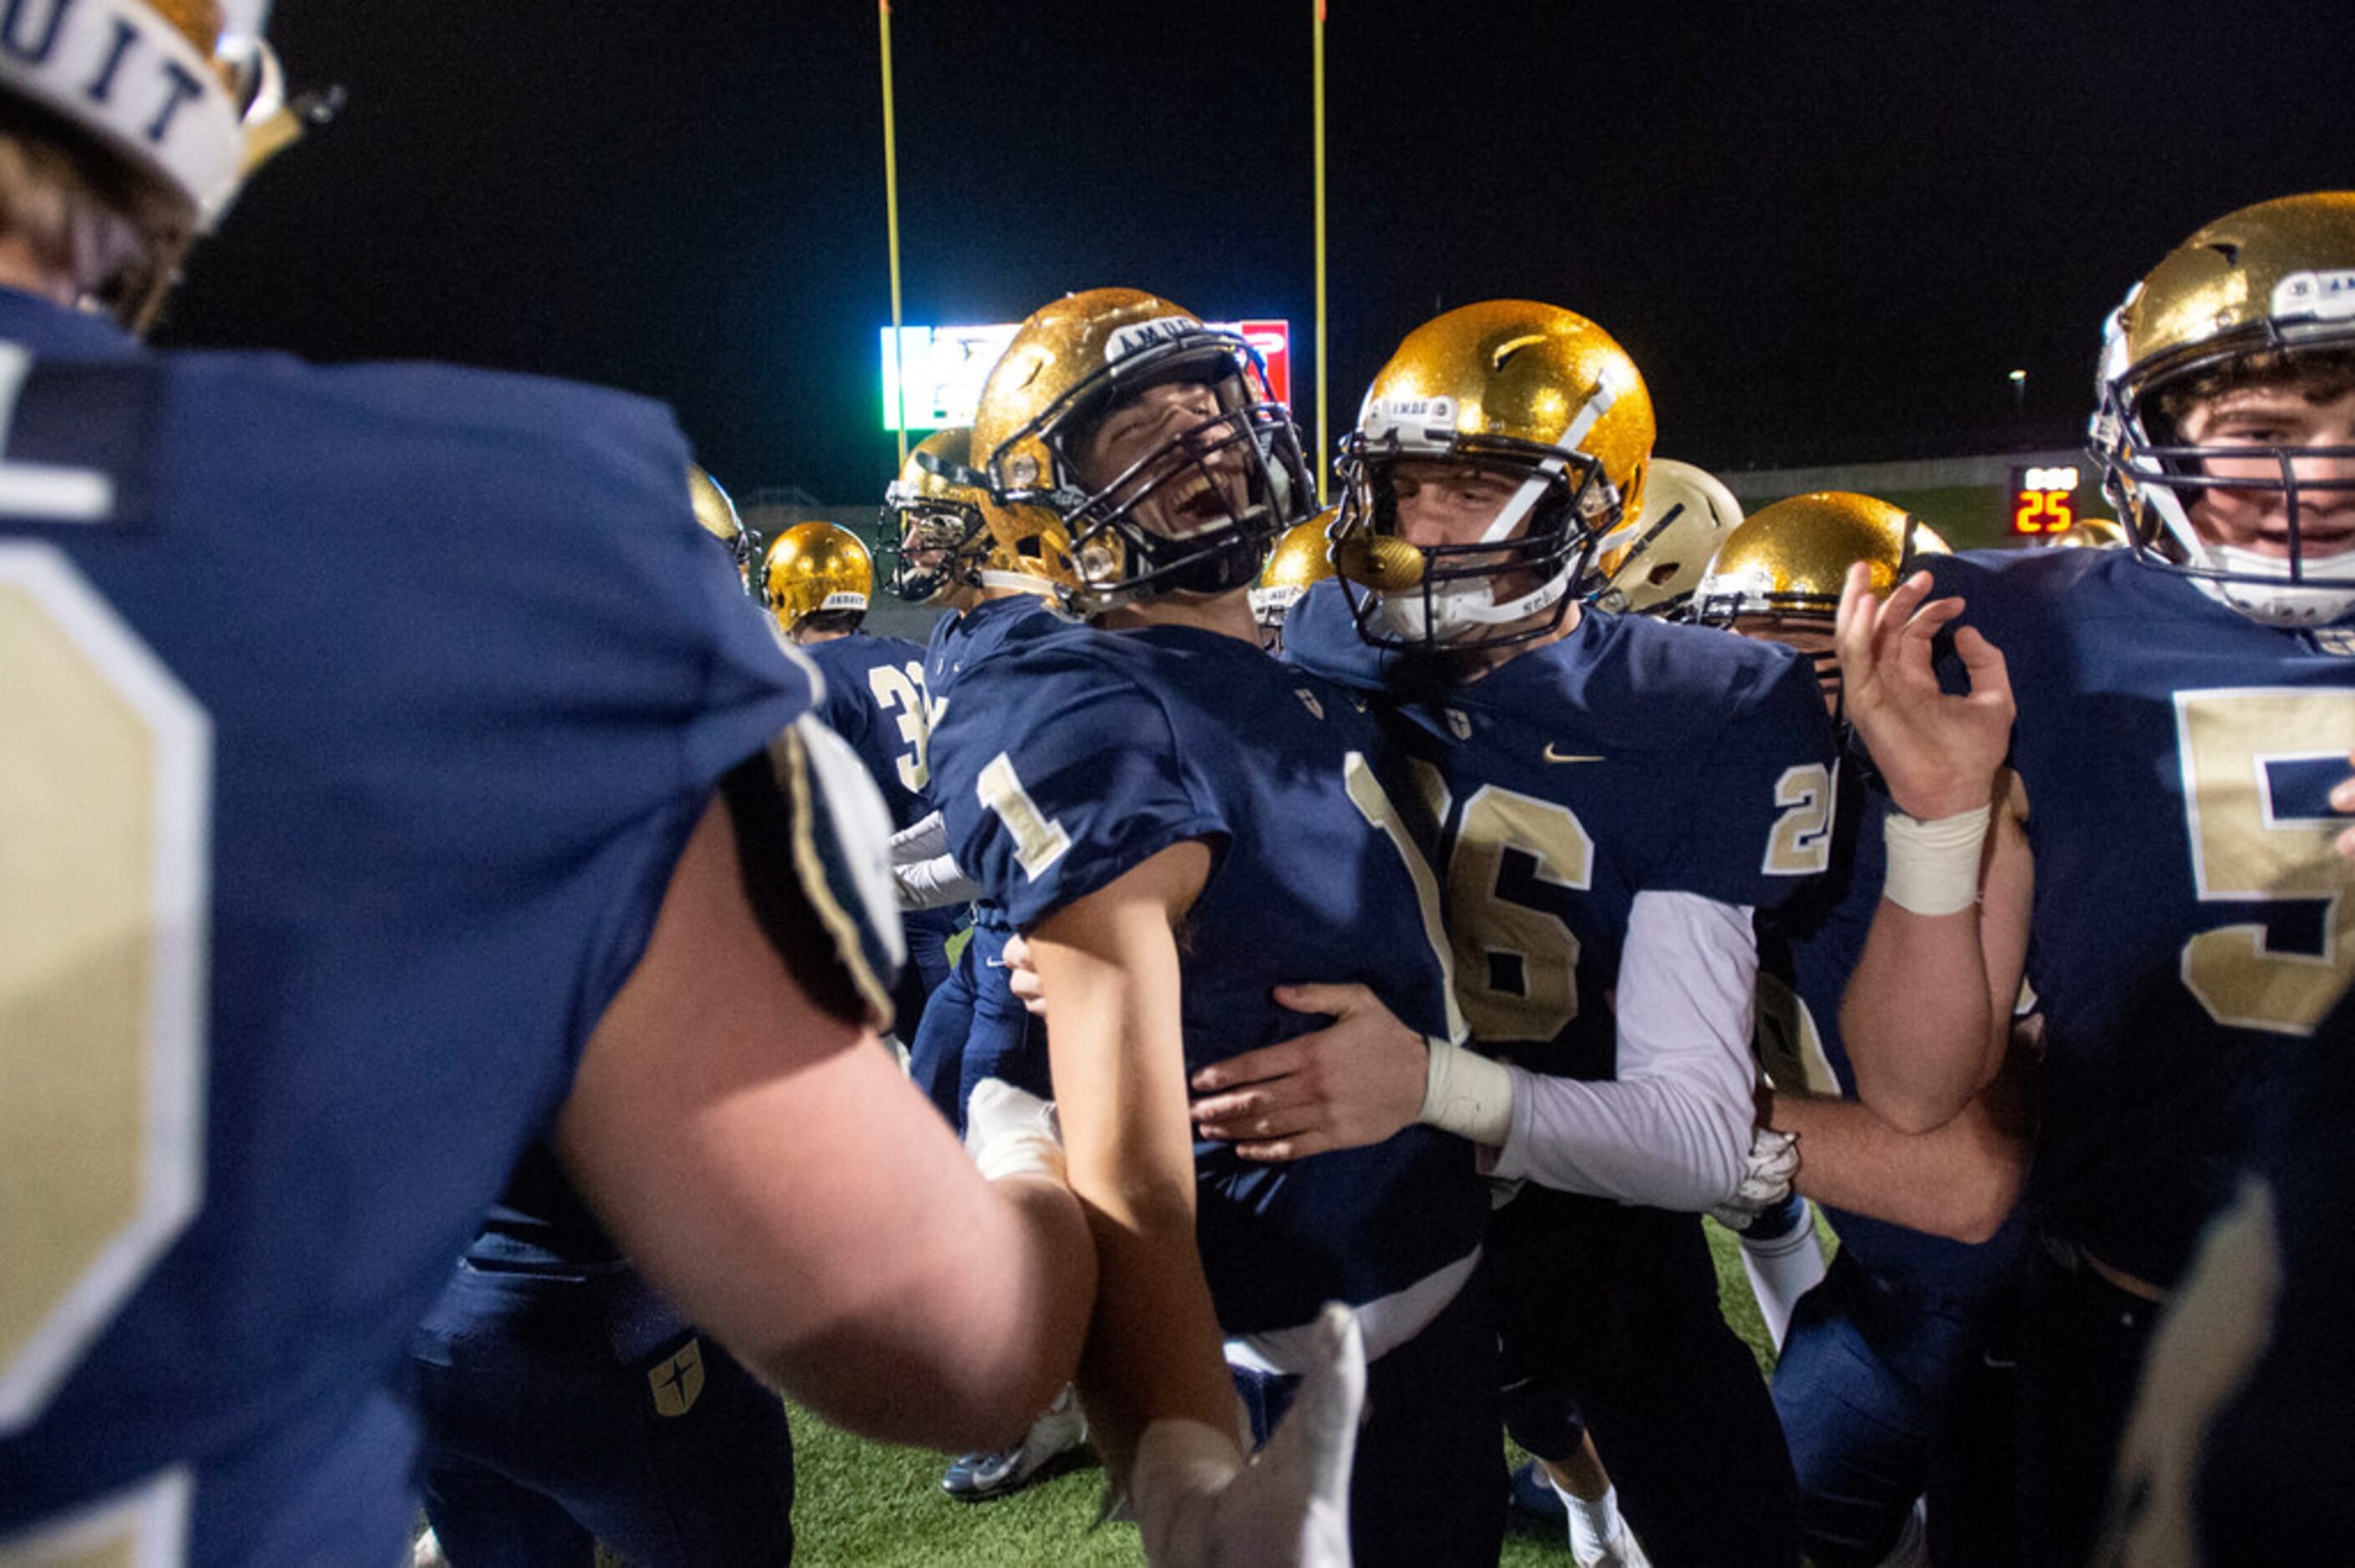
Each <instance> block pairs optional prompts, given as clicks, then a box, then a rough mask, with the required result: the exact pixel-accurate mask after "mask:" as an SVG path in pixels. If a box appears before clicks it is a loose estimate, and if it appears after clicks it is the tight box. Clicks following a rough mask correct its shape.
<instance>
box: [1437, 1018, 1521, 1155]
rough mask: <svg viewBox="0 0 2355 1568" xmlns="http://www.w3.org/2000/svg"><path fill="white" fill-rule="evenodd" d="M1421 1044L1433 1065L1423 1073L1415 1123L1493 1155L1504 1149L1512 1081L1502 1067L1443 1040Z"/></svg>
mask: <svg viewBox="0 0 2355 1568" xmlns="http://www.w3.org/2000/svg"><path fill="white" fill-rule="evenodd" d="M1423 1044H1425V1045H1427V1046H1428V1047H1429V1048H1430V1051H1431V1060H1430V1063H1429V1065H1427V1066H1426V1067H1425V1069H1424V1073H1423V1111H1422V1113H1421V1115H1419V1116H1418V1117H1417V1118H1415V1119H1416V1120H1418V1121H1421V1122H1422V1123H1423V1125H1425V1126H1426V1127H1435V1128H1439V1129H1440V1130H1441V1131H1443V1132H1452V1133H1455V1135H1456V1136H1457V1137H1459V1138H1468V1139H1471V1140H1472V1141H1473V1142H1475V1143H1478V1144H1485V1145H1487V1147H1489V1148H1491V1149H1501V1148H1503V1147H1504V1143H1505V1138H1506V1135H1507V1134H1508V1133H1510V1132H1511V1131H1512V1130H1513V1075H1512V1074H1511V1073H1510V1072H1509V1071H1508V1070H1507V1069H1506V1066H1505V1065H1504V1064H1503V1063H1502V1062H1492V1061H1490V1060H1489V1059H1488V1058H1487V1057H1486V1056H1483V1055H1481V1054H1479V1053H1478V1052H1476V1051H1466V1050H1465V1049H1464V1048H1463V1047H1462V1046H1460V1045H1451V1044H1448V1043H1447V1042H1446V1041H1444V1040H1437V1039H1431V1040H1425V1041H1424V1042H1423Z"/></svg>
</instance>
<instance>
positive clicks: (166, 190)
mask: <svg viewBox="0 0 2355 1568" xmlns="http://www.w3.org/2000/svg"><path fill="white" fill-rule="evenodd" d="M0 235H4V236H5V237H8V238H14V239H16V240H18V241H19V242H21V243H22V244H23V245H24V246H25V247H26V248H27V249H29V250H30V251H31V252H32V253H33V257H34V260H36V261H37V262H38V263H39V265H40V266H41V268H42V269H43V270H44V271H45V272H47V273H48V276H49V277H50V278H52V279H54V280H56V281H59V282H60V283H61V284H63V285H66V286H67V287H69V288H70V289H71V291H72V292H73V294H74V296H75V297H76V298H77V299H90V300H95V301H97V302H100V303H101V304H103V305H104V306H106V308H107V309H109V310H110V311H112V313H114V314H115V316H116V318H117V319H119V320H121V321H122V322H123V323H124V324H125V325H127V326H130V327H132V328H133V330H144V329H145V328H146V327H147V326H148V325H149V324H150V323H152V322H153V321H154V319H155V313H156V312H157V311H158V310H159V309H160V308H161V307H162V304H163V301H164V296H165V294H166V293H167V292H169V291H170V289H171V285H172V281H173V280H174V278H176V276H177V275H178V272H179V268H180V263H181V261H182V260H183V259H185V258H186V255H187V252H188V247H189V246H190V245H191V244H193V243H194V242H195V239H196V236H197V214H196V211H195V210H194V208H192V207H190V206H189V204H188V202H187V200H186V198H185V197H184V196H180V195H179V194H178V193H177V192H176V191H174V190H172V189H171V188H170V187H169V186H167V185H165V184H164V183H163V182H162V181H161V180H158V179H156V178H155V177H153V176H151V175H147V174H145V173H144V172H143V171H141V170H139V169H137V168H135V167H133V165H132V164H131V163H130V162H129V161H128V160H126V159H124V158H122V157H118V156H117V155H115V154H113V153H112V152H110V151H108V150H107V149H106V148H104V147H102V146H101V145H99V144H98V143H95V142H93V141H92V140H91V138H90V137H88V136H87V135H85V134H83V133H82V132H79V131H77V130H75V129H74V128H73V127H71V126H69V125H68V124H67V123H66V122H63V121H61V120H59V119H58V118H57V117H56V116H54V115H51V114H49V113H48V112H46V111H43V110H41V109H38V108H36V107H35V106H33V105H31V104H28V103H25V102H22V101H17V100H16V99H13V98H5V97H0Z"/></svg>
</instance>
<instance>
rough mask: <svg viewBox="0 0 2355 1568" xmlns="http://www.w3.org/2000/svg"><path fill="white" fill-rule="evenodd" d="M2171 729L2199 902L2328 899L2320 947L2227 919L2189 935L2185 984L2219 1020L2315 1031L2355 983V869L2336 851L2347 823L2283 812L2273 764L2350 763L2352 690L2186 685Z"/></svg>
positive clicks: (2322, 902)
mask: <svg viewBox="0 0 2355 1568" xmlns="http://www.w3.org/2000/svg"><path fill="white" fill-rule="evenodd" d="M2175 733H2176V743H2177V751H2178V755H2179V758H2180V759H2181V762H2182V768H2183V794H2184V800H2185V801H2186V804H2187V806H2188V808H2189V810H2188V817H2189V821H2188V822H2187V824H2186V825H2187V826H2188V828H2189V829H2190V835H2191V871H2192V876H2193V878H2194V880H2195V882H2196V883H2197V885H2198V886H2199V890H2200V901H2201V902H2202V903H2221V904H2254V903H2275V902H2294V903H2305V904H2307V905H2309V906H2312V905H2319V906H2321V907H2320V920H2319V927H2320V937H2319V944H2318V946H2319V950H2318V951H2309V952H2300V951H2296V950H2295V948H2291V947H2289V946H2287V945H2284V946H2276V945H2275V942H2276V936H2275V933H2274V932H2273V931H2272V930H2270V929H2268V928H2267V927H2266V926H2265V925H2264V923H2263V922H2262V921H2259V922H2253V923H2249V924H2244V925H2233V926H2220V927H2216V928H2215V929H2214V930H2211V931H2202V932H2200V934H2199V935H2197V936H2195V937H2193V938H2191V939H2190V941H2188V942H2186V943H2184V944H2183V983H2184V985H2185V986H2186V987H2187V988H2189V989H2190V992H2191V994H2192V995H2193V996H2195V997H2197V998H2199V999H2200V1006H2202V1007H2204V1008H2206V1009H2207V1010H2208V1012H2209V1016H2211V1017H2212V1018H2214V1019H2215V1020H2216V1022H2219V1023H2225V1024H2231V1025H2234V1026H2236V1027H2238V1028H2243V1029H2265V1030H2271V1031H2273V1032H2274V1033H2278V1034H2309V1033H2313V1031H2314V1026H2315V1025H2316V1024H2318V1023H2319V1022H2321V1021H2322V1016H2323V1014H2324V1013H2326V1012H2329V1011H2330V1007H2331V1004H2332V1003H2333V1002H2335V1001H2338V999H2339V993H2340V992H2341V991H2345V990H2346V989H2347V986H2348V983H2349V981H2350V980H2355V907H2350V904H2355V901H2350V899H2349V898H2348V896H2347V895H2348V893H2349V891H2350V887H2355V866H2350V864H2349V863H2347V862H2346V861H2343V860H2341V859H2340V858H2339V856H2338V854H2337V853H2334V852H2333V850H2332V848H2331V841H2332V840H2333V839H2335V838H2336V837H2337V836H2338V834H2339V831H2340V830H2341V829H2343V828H2345V827H2346V826H2347V825H2348V824H2347V821H2346V820H2345V819H2344V818H2341V817H2337V816H2333V815H2329V814H2327V813H2326V814H2322V815H2308V816H2299V815H2293V814H2291V811H2292V810H2295V808H2294V807H2293V808H2291V809H2290V810H2284V809H2283V807H2284V805H2285V804H2286V803H2285V802H2281V801H2279V800H2277V797H2276V789H2275V786H2276V779H2275V772H2274V769H2275V766H2276V765H2280V764H2284V763H2307V764H2311V763H2315V762H2318V761H2320V762H2324V763H2330V762H2343V761H2344V760H2345V758H2346V757H2347V753H2348V750H2349V748H2350V747H2355V692H2350V691H2314V690H2301V689H2287V690H2281V689H2274V690H2267V689H2247V690H2227V691H2209V692H2178V693H2177V694H2175ZM2301 945H2303V944H2301Z"/></svg>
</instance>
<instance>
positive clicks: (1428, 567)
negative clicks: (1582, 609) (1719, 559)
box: [1336, 434, 1615, 647]
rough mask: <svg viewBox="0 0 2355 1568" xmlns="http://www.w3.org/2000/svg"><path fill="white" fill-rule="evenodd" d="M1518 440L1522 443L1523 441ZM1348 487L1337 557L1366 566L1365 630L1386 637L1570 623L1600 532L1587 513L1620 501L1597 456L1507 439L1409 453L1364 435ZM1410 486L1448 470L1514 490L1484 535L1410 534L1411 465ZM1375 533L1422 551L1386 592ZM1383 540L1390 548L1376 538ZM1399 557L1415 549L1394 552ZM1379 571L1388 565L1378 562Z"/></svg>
mask: <svg viewBox="0 0 2355 1568" xmlns="http://www.w3.org/2000/svg"><path fill="white" fill-rule="evenodd" d="M1515 444H1516V445H1518V443H1515ZM1344 450H1345V451H1346V453H1347V457H1346V459H1345V462H1346V471H1347V474H1348V491H1347V493H1345V496H1344V498H1343V500H1342V503H1341V520H1340V522H1339V524H1338V525H1337V534H1338V535H1339V536H1340V538H1341V539H1342V540H1343V541H1344V542H1343V543H1341V544H1340V545H1338V546H1337V548H1336V556H1337V558H1342V557H1344V556H1346V557H1348V559H1349V560H1350V561H1351V562H1352V564H1353V566H1354V567H1356V570H1354V571H1345V572H1343V573H1342V579H1343V588H1342V591H1343V592H1344V593H1346V594H1347V595H1348V599H1349V608H1350V610H1351V613H1352V614H1353V616H1354V617H1355V618H1356V620H1357V622H1358V630H1359V634H1360V635H1361V636H1363V637H1364V638H1365V639H1366V640H1367V641H1369V642H1372V643H1375V644H1376V645H1377V646H1389V647H1430V646H1441V645H1457V644H1479V645H1482V646H1494V647H1510V646H1514V645H1517V644H1518V643H1523V642H1529V641H1536V640H1537V639H1539V638H1541V637H1545V636H1547V635H1549V634H1550V633H1551V632H1552V631H1553V630H1554V629H1555V628H1556V627H1558V626H1560V625H1561V621H1562V619H1563V618H1564V617H1565V616H1566V615H1567V614H1568V613H1569V609H1570V606H1571V604H1572V597H1573V596H1572V585H1573V584H1574V583H1577V582H1579V581H1582V580H1583V579H1584V577H1586V575H1587V572H1588V569H1589V567H1590V564H1591V563H1592V561H1593V555H1594V550H1595V546H1596V542H1597V540H1598V539H1599V538H1600V535H1599V534H1597V533H1595V532H1594V531H1593V529H1592V528H1591V527H1587V526H1583V525H1582V522H1581V520H1582V519H1584V518H1588V517H1592V516H1593V515H1595V514H1598V513H1604V512H1607V511H1610V510H1612V509H1613V508H1614V506H1615V500H1614V498H1613V497H1611V496H1610V495H1609V490H1610V486H1609V485H1608V483H1607V482H1604V481H1603V480H1602V477H1601V471H1600V469H1599V467H1598V466H1597V465H1596V464H1594V463H1593V462H1578V463H1563V462H1559V461H1557V462H1553V463H1551V464H1549V463H1548V462H1547V461H1546V460H1544V459H1542V458H1540V457H1537V456H1535V455H1534V454H1531V453H1529V452H1525V451H1509V450H1505V449H1504V448H1503V447H1502V446H1500V445H1499V444H1498V443H1495V442H1483V441H1477V440H1471V441H1463V442H1459V443H1456V445H1455V450H1453V451H1451V452H1449V453H1448V454H1447V455H1445V456H1437V455H1433V456H1427V457H1425V456H1418V457H1401V456H1400V455H1399V454H1398V451H1397V450H1396V449H1395V448H1393V449H1391V450H1369V447H1368V444H1367V443H1366V442H1365V441H1364V440H1363V437H1362V435H1361V434H1353V435H1352V436H1350V437H1349V438H1348V442H1347V444H1346V446H1345V449H1344ZM1402 464H1403V465H1404V466H1405V467H1406V468H1407V470H1408V472H1407V474H1406V475H1405V478H1406V481H1407V486H1408V490H1409V493H1410V495H1412V493H1413V492H1414V491H1415V490H1416V489H1418V488H1419V487H1420V486H1422V485H1425V484H1435V485H1439V486H1443V487H1444V486H1445V485H1446V484H1447V482H1448V477H1447V474H1446V470H1447V469H1449V468H1454V469H1456V470H1458V471H1461V472H1462V474H1463V475H1464V476H1465V479H1466V480H1468V481H1469V482H1471V483H1472V484H1475V485H1476V484H1478V483H1479V482H1481V481H1483V480H1486V481H1488V482H1490V483H1491V485H1492V486H1493V485H1494V482H1496V481H1497V480H1504V481H1507V482H1509V484H1510V487H1511V488H1510V489H1509V491H1508V492H1506V493H1503V494H1501V495H1499V496H1498V497H1497V501H1498V505H1497V510H1496V512H1495V514H1493V515H1492V516H1491V517H1490V518H1489V519H1488V522H1487V526H1486V527H1485V528H1484V529H1483V530H1482V532H1481V535H1480V536H1479V537H1477V538H1474V539H1468V540H1462V541H1454V542H1447V543H1423V542H1420V541H1415V542H1408V541H1406V540H1404V539H1403V538H1402V537H1401V534H1400V531H1399V510H1400V480H1401V473H1400V469H1401V465H1402ZM1368 535H1371V536H1372V537H1374V538H1377V539H1391V540H1398V541H1399V542H1400V543H1401V544H1406V545H1407V547H1408V548H1409V549H1411V550H1412V551H1413V552H1414V553H1415V554H1417V555H1419V556H1421V557H1422V565H1421V569H1420V571H1419V572H1416V573H1414V574H1413V580H1412V581H1411V582H1407V583H1401V584H1398V585H1397V586H1395V587H1388V586H1386V587H1383V588H1380V590H1379V591H1377V590H1376V589H1375V588H1373V587H1372V586H1371V585H1369V584H1367V583H1365V582H1363V581H1362V580H1361V579H1362V578H1364V577H1368V576H1371V575H1374V574H1373V573H1371V572H1369V571H1367V570H1366V569H1365V564H1364V556H1366V554H1367V553H1368V548H1369V547H1368V546H1365V545H1364V544H1362V543H1361V541H1363V540H1364V539H1365V538H1366V537H1367V536H1368ZM1373 548H1379V546H1374V547H1373ZM1391 558H1392V559H1394V560H1400V561H1403V560H1404V557H1403V556H1398V555H1396V553H1395V552H1392V553H1391ZM1377 569H1379V568H1377Z"/></svg>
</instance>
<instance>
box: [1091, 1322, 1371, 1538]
mask: <svg viewBox="0 0 2355 1568" xmlns="http://www.w3.org/2000/svg"><path fill="white" fill-rule="evenodd" d="M1309 1354H1310V1358H1311V1361H1310V1364H1309V1366H1308V1367H1307V1368H1306V1370H1305V1372H1304V1373H1303V1374H1302V1377H1301V1381H1300V1393H1299V1394H1298V1396H1297V1397H1295V1399H1294V1400H1293V1402H1292V1408H1291V1409H1290V1410H1289V1411H1287V1412H1286V1413H1285V1414H1284V1422H1283V1424H1282V1425H1279V1426H1278V1427H1277V1428H1276V1429H1275V1436H1273V1437H1271V1438H1270V1439H1268V1444H1267V1446H1266V1447H1264V1448H1263V1449H1261V1450H1260V1452H1259V1454H1258V1455H1257V1456H1256V1457H1254V1458H1252V1461H1251V1462H1250V1463H1249V1464H1248V1465H1242V1464H1239V1463H1237V1462H1236V1460H1234V1459H1232V1458H1223V1457H1220V1456H1219V1452H1218V1451H1219V1450H1220V1449H1221V1448H1223V1449H1224V1451H1225V1453H1226V1454H1231V1453H1232V1449H1231V1447H1230V1446H1226V1440H1225V1439H1223V1438H1217V1439H1215V1440H1214V1441H1213V1442H1212V1443H1210V1444H1209V1445H1206V1446H1207V1447H1208V1448H1209V1453H1208V1454H1207V1455H1205V1456H1203V1458H1207V1459H1208V1460H1209V1462H1208V1463H1204V1462H1201V1460H1200V1459H1197V1460H1196V1461H1195V1462H1192V1463H1185V1462H1182V1461H1181V1463H1180V1464H1178V1465H1172V1466H1166V1467H1161V1474H1162V1476H1163V1477H1164V1478H1165V1482H1166V1484H1156V1483H1155V1482H1154V1481H1152V1480H1151V1479H1149V1478H1148V1471H1149V1470H1150V1469H1152V1468H1154V1467H1155V1461H1154V1460H1153V1459H1152V1458H1151V1457H1149V1455H1150V1454H1151V1452H1152V1451H1153V1450H1154V1449H1155V1448H1156V1446H1157V1445H1159V1443H1160V1442H1161V1437H1162V1434H1161V1433H1158V1432H1156V1428H1155V1427H1147V1428H1146V1434H1145V1437H1144V1439H1143V1441H1142V1442H1141V1443H1140V1444H1139V1446H1138V1457H1137V1474H1136V1477H1135V1508H1136V1516H1137V1524H1138V1526H1139V1528H1140V1530H1141V1531H1142V1533H1143V1535H1144V1538H1145V1542H1144V1543H1145V1556H1146V1562H1148V1563H1153V1564H1154V1565H1155V1568H1218V1565H1220V1564H1234V1565H1236V1568H1241V1565H1244V1564H1249V1565H1251V1568H1348V1563H1349V1469H1350V1466H1351V1465H1352V1463H1353V1462H1354V1461H1355V1459H1356V1457H1357V1451H1358V1425H1359V1416H1360V1415H1361V1414H1362V1413H1363V1411H1364V1409H1365V1403H1366V1347H1365V1339H1364V1336H1363V1334H1362V1333H1361V1331H1360V1330H1359V1327H1358V1319H1357V1314H1356V1313H1354V1312H1352V1311H1350V1310H1349V1309H1348V1308H1347V1307H1344V1306H1341V1305H1340V1304H1339V1303H1337V1302H1335V1303H1330V1304H1328V1305H1327V1307H1326V1308H1325V1310H1324V1311H1323V1313H1322V1314H1320V1315H1319V1317H1318V1318H1317V1321H1316V1335H1315V1337H1314V1343H1313V1345H1312V1346H1311V1348H1310V1351H1309ZM1160 1425H1166V1426H1168V1427H1180V1426H1192V1425H1193V1424H1192V1423H1188V1422H1173V1423H1167V1424H1160ZM1196 1435H1197V1436H1205V1437H1207V1436H1210V1435H1209V1433H1208V1429H1207V1428H1197V1429H1196Z"/></svg>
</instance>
